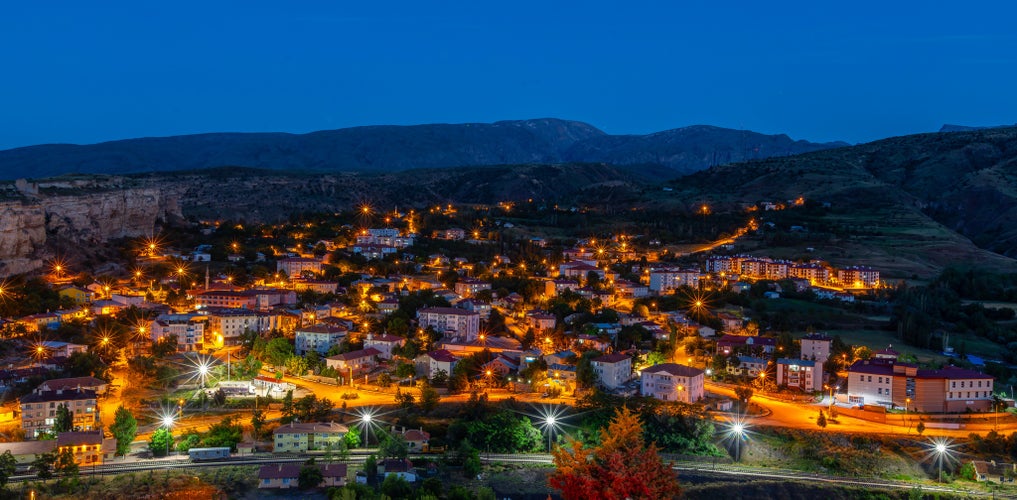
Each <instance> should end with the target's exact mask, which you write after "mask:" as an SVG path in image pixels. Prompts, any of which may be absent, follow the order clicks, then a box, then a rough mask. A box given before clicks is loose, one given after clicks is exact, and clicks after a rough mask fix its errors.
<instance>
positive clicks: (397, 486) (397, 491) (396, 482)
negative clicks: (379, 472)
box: [381, 474, 413, 498]
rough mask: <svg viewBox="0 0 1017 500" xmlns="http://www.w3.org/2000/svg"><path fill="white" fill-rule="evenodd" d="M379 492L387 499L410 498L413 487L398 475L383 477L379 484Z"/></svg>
mask: <svg viewBox="0 0 1017 500" xmlns="http://www.w3.org/2000/svg"><path fill="white" fill-rule="evenodd" d="M381 492H382V494H384V495H385V496H387V497H388V498H411V497H412V496H413V486H410V483H409V482H408V481H406V480H405V479H403V478H402V476H400V475H398V474H392V475H390V476H387V477H385V480H384V481H382V483H381Z"/></svg>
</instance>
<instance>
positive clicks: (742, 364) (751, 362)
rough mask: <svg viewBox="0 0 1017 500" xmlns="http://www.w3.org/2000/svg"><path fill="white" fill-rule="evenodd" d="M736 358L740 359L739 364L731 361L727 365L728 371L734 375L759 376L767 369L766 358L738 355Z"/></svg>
mask: <svg viewBox="0 0 1017 500" xmlns="http://www.w3.org/2000/svg"><path fill="white" fill-rule="evenodd" d="M735 359H736V360H738V364H737V365H736V364H734V363H729V364H728V365H727V372H728V373H730V374H732V375H742V376H747V377H758V376H759V374H760V373H763V372H764V371H766V365H767V363H768V361H767V360H766V359H764V358H756V357H753V356H737V357H735Z"/></svg>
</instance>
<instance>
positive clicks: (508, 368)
mask: <svg viewBox="0 0 1017 500" xmlns="http://www.w3.org/2000/svg"><path fill="white" fill-rule="evenodd" d="M483 369H484V370H485V372H486V371H488V370H490V371H491V373H492V374H497V375H498V376H499V377H505V376H507V375H509V374H511V373H515V372H517V371H519V360H518V358H511V357H509V356H506V355H505V354H498V355H497V356H495V357H494V359H492V360H491V361H488V362H487V363H484V366H483Z"/></svg>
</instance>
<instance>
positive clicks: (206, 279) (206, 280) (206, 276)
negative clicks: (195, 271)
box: [205, 266, 208, 290]
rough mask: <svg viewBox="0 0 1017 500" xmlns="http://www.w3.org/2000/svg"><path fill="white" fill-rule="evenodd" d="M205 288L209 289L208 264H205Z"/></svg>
mask: <svg viewBox="0 0 1017 500" xmlns="http://www.w3.org/2000/svg"><path fill="white" fill-rule="evenodd" d="M205 290H208V266H205Z"/></svg>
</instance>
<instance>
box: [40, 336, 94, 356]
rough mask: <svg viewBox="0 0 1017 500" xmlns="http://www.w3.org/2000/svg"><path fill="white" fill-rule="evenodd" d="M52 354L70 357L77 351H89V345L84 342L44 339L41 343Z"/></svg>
mask: <svg viewBox="0 0 1017 500" xmlns="http://www.w3.org/2000/svg"><path fill="white" fill-rule="evenodd" d="M39 344H40V345H42V347H43V348H44V349H45V350H46V352H47V353H49V355H50V356H56V357H63V358H69V357H71V354H74V353H76V352H82V353H84V352H88V346H87V345H84V344H72V343H70V342H60V341H56V340H43V341H42V342H40V343H39Z"/></svg>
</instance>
